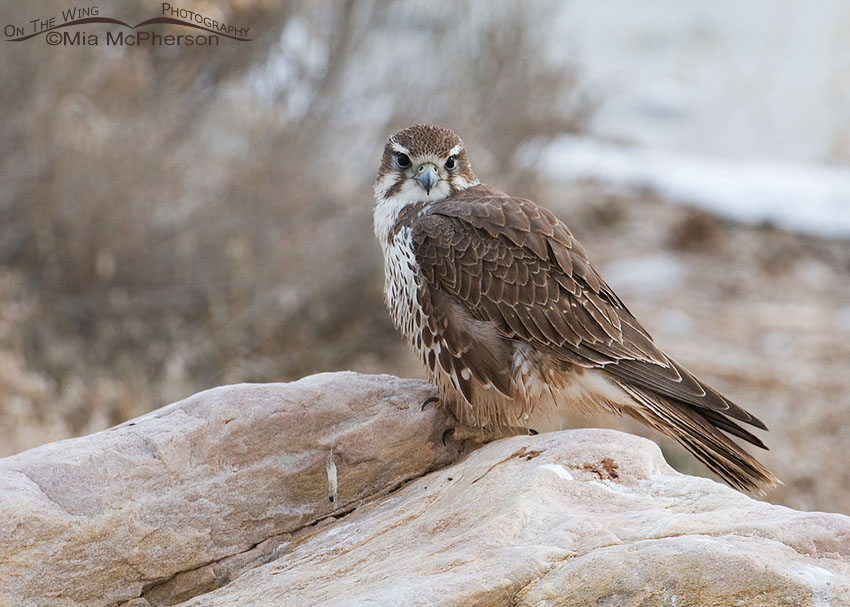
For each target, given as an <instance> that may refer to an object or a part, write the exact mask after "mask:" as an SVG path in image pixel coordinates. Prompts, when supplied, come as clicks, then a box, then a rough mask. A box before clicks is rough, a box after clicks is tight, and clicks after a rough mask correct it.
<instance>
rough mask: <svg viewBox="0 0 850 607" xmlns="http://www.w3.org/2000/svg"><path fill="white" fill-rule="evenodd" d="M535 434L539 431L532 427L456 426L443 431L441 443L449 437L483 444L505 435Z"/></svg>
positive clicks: (444, 442)
mask: <svg viewBox="0 0 850 607" xmlns="http://www.w3.org/2000/svg"><path fill="white" fill-rule="evenodd" d="M537 434H539V432H537V430H534V429H532V428H519V427H508V428H500V429H498V430H494V429H490V428H482V427H479V426H456V427H454V428H449V429H448V430H446V431H445V432H443V444H444V445H445V444H446V441H447V440H448V439H450V438H451V439H453V440H456V441H465V440H473V441H475V442H476V443H479V444H484V443H489V442H490V441H494V440H497V439H500V438H505V437H507V436H517V435H522V436H535V435H537Z"/></svg>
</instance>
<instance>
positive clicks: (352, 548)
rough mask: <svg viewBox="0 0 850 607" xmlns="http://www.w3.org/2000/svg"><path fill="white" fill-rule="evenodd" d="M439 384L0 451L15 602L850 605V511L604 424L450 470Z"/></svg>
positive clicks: (293, 402)
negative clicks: (803, 499)
mask: <svg viewBox="0 0 850 607" xmlns="http://www.w3.org/2000/svg"><path fill="white" fill-rule="evenodd" d="M430 394H431V391H430V388H428V386H427V384H425V383H424V382H416V381H406V380H398V379H394V378H390V377H387V376H378V377H365V376H360V375H356V374H351V373H343V374H324V375H319V376H314V377H310V378H306V379H304V380H301V381H299V382H295V383H292V384H286V385H268V386H234V387H228V388H220V389H217V390H212V391H209V392H205V393H201V394H199V395H196V396H194V397H192V398H190V399H188V400H186V401H183V402H181V403H177V404H175V405H171V406H170V407H166V408H164V409H162V410H160V411H158V412H155V413H153V414H151V415H148V416H145V417H143V418H140V419H138V420H136V422H135V425H132V426H131V425H130V424H124V425H122V426H119V427H117V428H115V429H112V430H110V431H107V432H103V433H100V434H96V435H92V436H90V437H86V438H82V439H75V440H71V441H64V442H61V443H55V444H52V445H47V446H45V447H41V448H38V449H33V450H31V451H28V452H25V453H23V454H20V455H18V456H15V457H11V458H7V459H5V460H0V484H2V486H0V495H2V496H3V502H2V509H0V580H2V582H0V584H2V585H0V605H3V606H5V605H51V606H52V605H57V606H66V605H67V606H73V607H77V606H79V605H86V606H87V607H89V606H91V607H94V606H100V605H118V604H121V605H122V606H123V607H149V606H158V605H173V604H175V603H179V605H180V606H181V607H216V606H221V607H223V606H225V605H226V606H228V607H230V606H232V605H240V606H241V607H246V606H254V605H256V606H260V605H263V606H265V605H275V606H288V605H292V606H299V607H300V606H306V605H309V606H314V605H327V606H331V605H334V606H338V605H352V606H353V605H373V606H381V605H387V606H390V605H392V606H397V605H404V606H416V605H482V606H483V605H487V606H502V605H504V606H508V605H519V606H528V607H530V606H544V605H545V606H558V605H594V606H596V605H633V604H634V605H638V604H639V605H679V606H682V605H736V604H740V605H748V606H753V605H754V606H761V605H764V606H767V605H771V606H774V605H789V606H790V605H795V606H796V605H813V606H817V607H820V606H821V605H823V606H826V605H835V606H838V605H846V604H850V517H846V516H843V515H839V514H824V513H804V512H797V511H794V510H790V509H788V508H784V507H780V506H773V505H770V504H766V503H763V502H759V501H756V500H753V499H751V498H749V497H747V496H745V495H743V494H740V493H737V492H735V491H733V490H732V489H729V488H727V487H725V486H723V485H720V484H718V483H715V482H714V481H711V480H708V479H702V478H695V477H689V476H685V475H681V474H679V473H677V472H675V471H674V470H672V469H671V468H670V467H669V466H667V464H666V463H665V462H664V460H663V457H662V455H661V452H660V450H659V449H658V447H657V446H656V445H655V444H654V443H652V442H650V441H647V440H645V439H641V438H638V437H635V436H631V435H628V434H623V433H619V432H615V431H611V430H571V431H564V432H557V433H551V434H545V435H541V436H529V437H514V438H510V439H503V440H499V441H495V442H493V443H490V444H488V445H485V446H483V447H481V448H479V449H477V450H474V451H472V452H471V453H468V454H467V455H466V456H465V457H464V458H463V459H461V460H460V461H457V462H455V463H452V462H454V461H455V460H456V458H457V457H458V456H459V454H460V447H461V446H460V445H457V444H456V443H454V442H453V441H449V446H448V447H443V446H442V444H441V442H440V440H439V438H440V436H441V433H442V431H443V429H444V428H445V427H446V420H445V419H444V418H442V415H441V414H439V412H437V411H435V410H433V408H431V407H429V408H427V409H426V410H425V411H424V412H420V411H419V403H420V402H421V401H422V400H424V398H426V397H427V396H429V395H430ZM331 448H333V453H334V455H333V460H332V461H333V465H330V464H328V462H330V461H331V460H330V459H329V458H328V455H329V453H330V452H331ZM440 466H443V467H442V468H440V469H437V468H439V467H440ZM334 468H335V470H336V476H337V485H338V489H337V493H338V501H337V504H336V508H334V505H333V504H331V503H330V502H329V501H328V497H327V494H328V488H329V486H333V482H332V480H331V481H329V479H332V478H333V470H334ZM429 470H430V472H429ZM407 480H410V482H407V483H405V481H407ZM403 483H405V484H403ZM402 484H403V486H400V485H402ZM369 496H374V497H373V498H372V499H367V498H369ZM180 601H183V602H180Z"/></svg>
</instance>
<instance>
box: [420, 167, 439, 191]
mask: <svg viewBox="0 0 850 607" xmlns="http://www.w3.org/2000/svg"><path fill="white" fill-rule="evenodd" d="M416 181H418V182H419V185H421V186H422V187H423V188H424V189H425V193H426V194H430V193H431V188H433V187H434V184H435V183H437V182H438V181H440V176H439V175H438V174H437V167H435V166H434V164H433V163H431V162H425V163H423V164H421V165H419V168H418V169H416Z"/></svg>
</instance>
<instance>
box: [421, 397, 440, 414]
mask: <svg viewBox="0 0 850 607" xmlns="http://www.w3.org/2000/svg"><path fill="white" fill-rule="evenodd" d="M438 402H440V397H439V396H429V397H428V398H426V399H425V402H423V403H422V406H421V407H420V408H419V410H420V411H424V410H425V407H427V406H428V405H430V404H431V403H438Z"/></svg>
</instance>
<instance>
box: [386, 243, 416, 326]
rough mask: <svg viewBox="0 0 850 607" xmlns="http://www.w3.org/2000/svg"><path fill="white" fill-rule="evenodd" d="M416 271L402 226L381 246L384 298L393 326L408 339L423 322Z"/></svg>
mask: <svg viewBox="0 0 850 607" xmlns="http://www.w3.org/2000/svg"><path fill="white" fill-rule="evenodd" d="M417 273H418V270H417V264H416V255H415V254H414V251H413V238H412V234H411V229H410V227H408V226H403V227H401V228H399V229H398V230H397V231H396V232H395V233H394V234H392V235H391V236H390V237H389V238H388V239H387V242H386V244H385V246H384V298H385V300H386V302H387V307H388V308H389V310H390V315H391V316H392V319H393V323H394V324H395V326H396V328H397V329H399V330H400V331H401V332H402V333H403V334H404V336H405V337H407V338H408V339H411V340H412V339H414V337H415V335H416V334H417V333H419V331H420V330H421V329H422V322H423V316H422V306H421V297H420V295H421V294H420V284H419V280H418V279H417Z"/></svg>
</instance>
